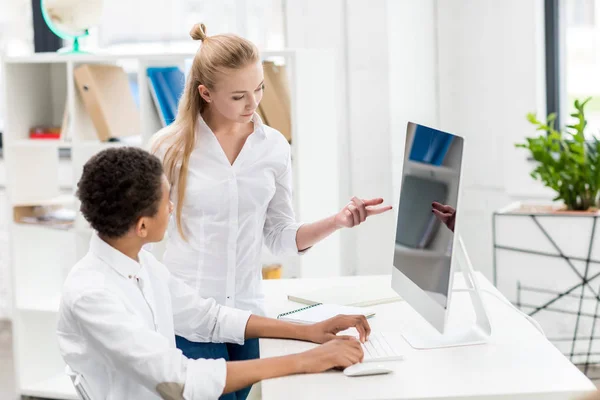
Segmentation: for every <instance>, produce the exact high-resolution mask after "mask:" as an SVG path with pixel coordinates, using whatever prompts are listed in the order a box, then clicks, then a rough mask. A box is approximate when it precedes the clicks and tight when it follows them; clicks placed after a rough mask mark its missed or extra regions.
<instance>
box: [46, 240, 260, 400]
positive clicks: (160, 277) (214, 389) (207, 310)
mask: <svg viewBox="0 0 600 400" xmlns="http://www.w3.org/2000/svg"><path fill="white" fill-rule="evenodd" d="M139 260H140V262H139V263H137V262H135V261H134V260H132V259H131V258H129V257H127V256H126V255H124V254H123V253H121V252H119V251H118V250H116V249H114V248H113V247H111V246H110V245H108V244H107V243H106V242H104V241H103V240H102V239H100V238H99V237H98V236H96V235H93V237H92V240H91V243H90V250H89V252H88V254H87V255H86V256H85V257H84V258H83V259H82V260H81V261H79V262H78V263H77V265H75V267H74V268H73V269H72V270H71V272H70V273H69V276H68V277H67V280H66V282H65V285H64V289H63V295H62V299H61V307H60V311H59V320H58V332H57V333H58V341H59V347H60V351H61V354H62V356H63V358H64V360H65V362H66V363H67V365H69V367H70V368H71V369H72V370H73V371H74V372H75V373H77V374H81V375H83V378H84V380H85V381H86V382H87V386H88V388H87V389H88V391H89V392H91V395H92V396H91V397H92V398H93V399H94V400H100V399H136V400H137V399H160V398H161V396H160V395H159V393H161V391H162V393H163V397H164V398H171V397H166V396H164V393H167V392H169V391H170V390H175V392H177V394H178V396H173V397H172V398H182V397H181V393H182V392H183V398H185V399H186V400H191V399H217V398H218V397H219V396H220V395H221V394H222V392H223V388H224V387H225V378H226V364H225V361H224V360H223V359H219V360H203V359H200V360H189V359H187V358H186V357H185V356H183V355H182V353H181V351H180V350H179V349H177V348H176V347H175V333H177V334H178V335H181V336H183V337H185V338H187V339H189V340H193V341H198V342H233V343H239V344H242V343H243V342H244V335H245V329H246V324H247V322H248V318H249V317H250V313H249V312H246V311H240V310H234V309H229V308H226V307H222V306H219V305H217V304H216V303H215V301H214V300H212V299H210V300H206V299H202V298H200V297H198V295H197V294H196V292H195V291H194V290H192V289H191V288H189V287H188V286H187V285H185V284H184V283H183V282H181V281H179V280H178V279H176V278H174V277H172V276H171V275H170V273H169V271H168V270H167V269H166V268H165V267H164V265H162V264H161V263H160V262H158V261H157V260H156V259H155V258H154V257H153V256H152V254H150V253H149V252H147V251H145V250H142V251H141V252H140V254H139Z"/></svg>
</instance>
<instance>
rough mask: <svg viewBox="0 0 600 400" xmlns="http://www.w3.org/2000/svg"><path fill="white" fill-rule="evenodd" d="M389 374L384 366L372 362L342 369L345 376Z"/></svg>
mask: <svg viewBox="0 0 600 400" xmlns="http://www.w3.org/2000/svg"><path fill="white" fill-rule="evenodd" d="M390 372H392V370H391V369H389V368H388V367H386V366H385V365H383V364H378V363H372V362H369V363H358V364H354V365H351V366H349V367H346V368H345V369H344V375H346V376H366V375H381V374H389V373H390Z"/></svg>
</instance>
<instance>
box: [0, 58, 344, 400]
mask: <svg viewBox="0 0 600 400" xmlns="http://www.w3.org/2000/svg"><path fill="white" fill-rule="evenodd" d="M193 55H194V54H193V53H178V54H95V55H61V54H55V53H51V54H35V55H31V56H26V57H15V58H5V59H3V60H2V62H3V64H2V68H1V69H0V70H2V72H3V73H4V82H5V86H4V90H5V98H6V109H5V110H4V113H3V115H6V117H7V118H6V121H5V131H4V164H5V167H6V189H7V190H6V193H7V197H8V209H9V210H8V211H9V216H8V217H9V221H8V224H7V225H8V230H9V232H10V237H11V243H10V260H11V261H10V265H11V274H12V278H13V290H12V292H13V301H12V305H13V310H12V317H13V329H14V358H15V367H16V379H17V386H16V387H17V391H18V394H19V395H21V396H36V397H44V398H50V399H76V396H75V391H74V390H73V388H72V386H71V383H70V381H69V379H68V378H67V377H66V376H65V375H64V363H63V361H62V358H61V357H60V354H59V350H58V346H57V341H56V334H55V329H56V322H57V316H58V305H59V302H60V291H61V288H62V284H63V282H64V279H65V277H66V275H67V274H68V272H69V270H70V268H71V267H72V266H73V265H74V264H75V262H76V261H77V260H78V259H79V258H81V257H82V256H83V255H84V254H85V253H86V252H87V249H88V243H89V238H90V235H91V230H90V229H89V227H88V226H87V225H86V223H85V221H83V219H82V218H81V217H80V216H79V217H78V218H77V220H76V223H75V225H74V227H73V228H71V229H68V230H59V229H53V228H49V227H44V226H37V225H23V224H18V223H16V222H15V221H14V220H13V217H12V210H14V208H15V207H18V206H20V205H23V204H31V203H36V202H44V201H47V200H48V199H53V198H56V197H57V196H59V195H61V194H65V193H67V194H71V195H72V194H73V192H74V188H75V187H76V182H77V181H78V179H79V177H80V175H81V170H82V167H83V164H84V163H85V162H86V161H87V160H88V159H89V158H90V157H91V156H92V155H94V154H96V153H97V152H99V151H101V150H102V149H105V148H107V146H114V145H119V144H114V143H110V144H109V143H101V142H99V141H98V140H97V138H96V134H95V130H94V128H93V124H92V123H91V120H90V118H89V117H88V115H87V112H86V109H85V106H84V104H83V102H82V100H81V99H80V97H79V94H78V93H77V89H76V86H75V84H74V79H73V70H74V69H75V68H76V67H77V66H79V65H81V64H85V63H105V64H118V65H121V66H123V68H125V69H126V70H127V71H128V72H129V73H136V74H137V76H138V86H139V111H140V122H141V130H142V131H141V132H140V141H139V143H140V144H141V145H142V146H145V145H146V144H147V142H148V140H149V139H150V137H151V136H152V135H153V134H154V133H155V132H156V131H158V130H159V129H160V127H161V126H160V122H159V119H158V115H157V113H156V110H155V108H154V104H153V102H152V99H151V95H150V92H149V90H148V89H147V81H146V68H148V67H151V66H161V65H177V66H180V67H182V68H184V66H185V64H186V60H189V59H191V58H192V57H193ZM263 58H264V59H275V60H277V61H281V62H283V63H285V65H286V68H287V70H288V72H289V82H290V94H291V99H290V100H291V115H292V143H293V145H292V152H293V153H292V158H293V168H294V200H295V204H294V206H295V209H296V213H297V218H298V219H299V220H304V221H312V220H315V219H318V218H322V217H324V216H327V215H330V214H331V213H333V212H336V211H337V210H338V208H339V207H340V201H339V193H338V189H337V187H338V185H337V182H338V170H339V162H338V155H337V147H338V146H337V141H338V131H337V127H336V114H335V109H336V108H335V99H336V97H335V87H334V82H335V66H334V65H335V64H334V58H333V55H332V54H331V53H330V52H328V51H324V50H323V51H322V50H286V51H278V52H264V53H263ZM65 106H66V107H67V109H68V111H69V113H70V116H71V123H70V125H69V132H68V134H67V137H68V138H69V141H55V142H51V141H35V140H30V139H28V133H29V129H30V128H31V127H32V126H35V125H60V124H61V121H62V116H63V112H64V109H65ZM59 148H70V149H71V160H70V161H65V160H64V159H59V155H58V149H59ZM65 177H67V180H70V182H65ZM72 207H74V208H75V209H76V208H77V203H76V202H73V205H72ZM156 248H157V252H159V251H160V250H159V249H160V246H156ZM339 259H340V244H339V237H338V236H337V235H334V236H332V237H331V238H329V239H327V240H326V241H325V242H324V243H322V244H320V245H319V246H316V247H315V248H314V249H311V251H310V252H308V254H306V255H305V256H303V257H293V258H288V259H281V258H277V257H273V256H270V255H268V254H265V261H267V262H281V263H282V264H283V266H284V276H286V277H295V276H297V277H299V276H308V277H311V276H326V275H339V274H340V271H341V268H340V261H339Z"/></svg>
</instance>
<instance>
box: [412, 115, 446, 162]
mask: <svg viewBox="0 0 600 400" xmlns="http://www.w3.org/2000/svg"><path fill="white" fill-rule="evenodd" d="M452 139H453V136H452V135H450V134H447V133H446V132H441V131H438V130H436V129H433V128H428V127H426V126H422V125H419V126H417V128H416V129H415V137H414V140H413V144H412V147H411V149H410V156H409V157H410V159H411V160H412V161H417V162H422V163H427V164H433V165H442V163H443V162H444V158H445V157H446V154H447V153H448V149H449V148H450V144H452Z"/></svg>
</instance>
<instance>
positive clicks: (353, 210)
mask: <svg viewBox="0 0 600 400" xmlns="http://www.w3.org/2000/svg"><path fill="white" fill-rule="evenodd" d="M382 203H383V199H381V198H379V199H370V200H363V199H359V198H358V197H353V198H352V200H350V202H349V203H348V204H346V206H345V207H344V208H342V210H341V211H340V212H339V213H337V214H335V215H333V216H331V217H328V218H325V219H322V220H320V221H317V222H312V223H309V224H304V225H302V226H301V227H300V228H299V229H298V232H297V233H296V246H297V247H298V250H300V251H302V250H306V249H308V248H309V247H312V246H314V245H315V244H317V243H318V242H320V241H321V240H323V239H325V238H326V237H327V236H329V235H331V234H332V233H333V232H335V231H337V230H338V229H340V228H352V227H355V226H357V225H360V224H361V223H363V222H365V220H366V219H367V217H370V216H372V215H377V214H381V213H384V212H386V211H389V210H391V209H392V206H381V205H380V204H382Z"/></svg>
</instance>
